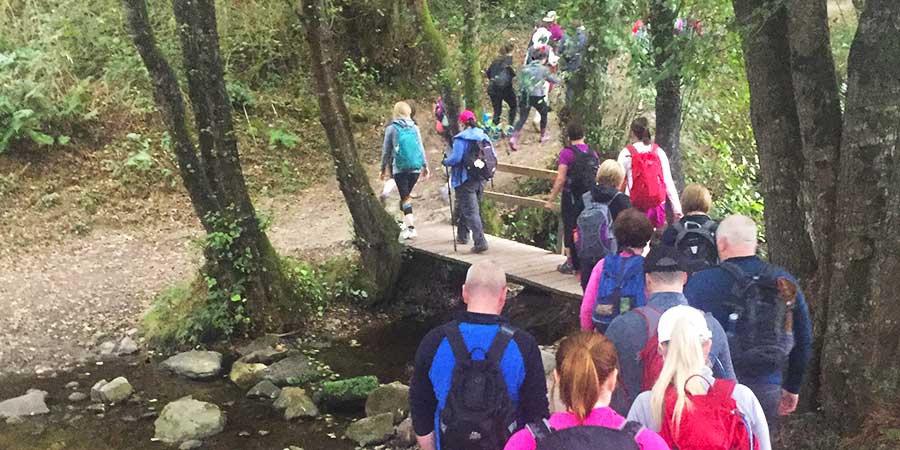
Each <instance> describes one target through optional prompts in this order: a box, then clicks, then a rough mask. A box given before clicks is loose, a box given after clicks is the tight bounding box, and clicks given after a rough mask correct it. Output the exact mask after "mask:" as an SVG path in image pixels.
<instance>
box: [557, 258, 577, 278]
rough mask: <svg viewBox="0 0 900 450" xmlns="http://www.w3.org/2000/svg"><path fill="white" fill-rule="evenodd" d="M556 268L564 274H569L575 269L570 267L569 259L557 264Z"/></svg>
mask: <svg viewBox="0 0 900 450" xmlns="http://www.w3.org/2000/svg"><path fill="white" fill-rule="evenodd" d="M556 270H557V271H558V272H559V273H564V274H566V275H571V274H573V273H575V269H574V268H572V263H571V262H569V261H566V262H564V263H562V264H560V265H559V266H557V267H556Z"/></svg>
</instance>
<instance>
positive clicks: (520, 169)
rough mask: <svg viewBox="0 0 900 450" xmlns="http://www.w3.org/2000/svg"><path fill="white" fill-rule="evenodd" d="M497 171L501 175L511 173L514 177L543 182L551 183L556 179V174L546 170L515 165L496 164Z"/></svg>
mask: <svg viewBox="0 0 900 450" xmlns="http://www.w3.org/2000/svg"><path fill="white" fill-rule="evenodd" d="M497 171H498V172H502V173H512V174H516V175H525V176H527V177H532V178H540V179H543V180H550V181H553V180H555V179H556V172H555V171H553V170H547V169H537V168H534V167H526V166H517V165H515V164H505V163H497Z"/></svg>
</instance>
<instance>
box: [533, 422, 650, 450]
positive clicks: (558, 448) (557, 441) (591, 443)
mask: <svg viewBox="0 0 900 450" xmlns="http://www.w3.org/2000/svg"><path fill="white" fill-rule="evenodd" d="M527 428H528V431H530V432H531V434H532V435H533V436H534V440H535V442H536V443H537V447H535V450H640V448H641V447H640V446H639V445H638V444H637V442H635V440H634V439H635V437H637V434H638V433H640V432H641V430H642V429H643V428H644V427H643V426H642V425H641V424H639V423H637V422H624V423H623V424H622V426H621V427H620V428H619V429H615V428H607V427H598V426H590V425H581V426H577V427H570V428H564V429H562V430H554V429H553V428H552V427H551V426H550V423H549V422H547V419H544V420H543V421H542V422H539V423H530V424H528V426H527Z"/></svg>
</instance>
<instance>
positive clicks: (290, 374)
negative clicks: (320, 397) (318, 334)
mask: <svg viewBox="0 0 900 450" xmlns="http://www.w3.org/2000/svg"><path fill="white" fill-rule="evenodd" d="M266 372H267V373H266V375H265V379H267V380H269V381H271V382H273V383H275V384H277V385H278V386H287V385H296V384H305V383H310V382H313V381H317V380H321V379H322V378H323V375H322V373H321V372H320V371H319V370H318V369H316V368H315V367H313V365H312V362H311V361H310V360H309V358H307V357H306V356H303V355H295V356H291V357H288V358H285V359H282V360H281V361H278V362H276V363H275V364H272V365H271V366H269V369H268V370H267V371H266Z"/></svg>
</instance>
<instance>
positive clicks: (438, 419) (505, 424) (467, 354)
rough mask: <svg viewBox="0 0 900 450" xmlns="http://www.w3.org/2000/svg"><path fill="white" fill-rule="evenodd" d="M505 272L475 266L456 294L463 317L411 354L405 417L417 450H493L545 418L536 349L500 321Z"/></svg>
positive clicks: (524, 334) (522, 334)
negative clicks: (417, 447)
mask: <svg viewBox="0 0 900 450" xmlns="http://www.w3.org/2000/svg"><path fill="white" fill-rule="evenodd" d="M506 293H507V285H506V274H505V273H504V272H503V270H502V269H501V268H500V267H498V266H497V265H496V264H494V263H493V262H491V261H481V262H476V263H475V264H473V265H472V266H471V267H469V271H468V273H467V274H466V281H465V284H464V285H463V288H462V297H463V302H465V304H466V311H465V312H463V313H462V314H461V315H460V316H459V318H458V319H457V320H454V321H452V322H449V323H447V324H444V325H442V326H440V327H438V328H435V329H434V330H432V331H431V332H429V333H428V334H427V335H425V337H424V338H423V339H422V342H421V343H420V344H419V348H418V349H417V350H416V356H415V363H414V371H413V376H412V381H411V383H410V388H409V404H410V417H411V418H412V426H413V430H414V431H415V433H416V440H417V441H418V444H419V448H420V449H422V450H500V449H502V448H503V445H504V444H505V443H506V441H507V440H508V439H509V437H510V436H511V435H512V434H513V433H514V432H516V431H517V430H519V429H520V428H522V427H524V426H525V424H527V423H533V422H537V421H540V420H541V419H543V418H545V417H547V416H549V415H550V412H549V405H548V401H547V384H546V378H545V376H544V365H543V361H542V359H541V350H540V349H539V348H538V346H537V343H536V342H535V340H534V337H532V336H531V335H530V334H528V333H527V332H525V331H523V330H519V329H517V328H515V327H513V326H512V325H510V324H509V323H508V322H507V321H506V319H504V318H503V317H502V316H500V313H501V312H502V311H503V306H504V304H505V303H506Z"/></svg>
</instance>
